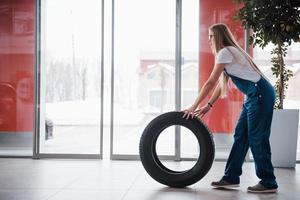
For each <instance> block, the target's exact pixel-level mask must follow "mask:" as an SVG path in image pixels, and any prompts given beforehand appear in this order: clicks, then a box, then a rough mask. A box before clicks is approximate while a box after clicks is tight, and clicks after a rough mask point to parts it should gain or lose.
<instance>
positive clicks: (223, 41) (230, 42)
mask: <svg viewBox="0 0 300 200" xmlns="http://www.w3.org/2000/svg"><path fill="white" fill-rule="evenodd" d="M209 30H210V31H211V32H212V33H213V36H214V39H215V46H214V48H215V49H214V50H213V52H214V54H215V56H216V55H217V53H218V52H219V51H220V50H221V49H222V48H224V47H227V46H233V47H235V48H237V49H238V50H239V51H240V52H241V53H242V54H243V55H244V57H245V58H246V59H247V61H248V62H249V64H250V65H251V66H252V68H253V69H254V70H255V71H256V72H257V73H259V74H260V75H261V76H263V77H264V75H263V73H262V72H261V71H260V69H259V68H258V67H257V65H256V64H255V63H254V62H253V60H252V58H251V57H250V56H249V54H248V53H247V52H245V51H244V50H243V49H242V48H241V47H240V46H239V45H238V43H237V42H236V40H235V39H234V37H233V35H232V33H231V31H230V29H229V28H228V27H227V25H226V24H223V23H218V24H213V25H212V26H210V27H209ZM228 79H229V77H228V76H227V75H226V74H225V72H223V73H222V74H221V76H220V78H219V84H220V86H221V96H222V97H224V96H226V93H227V83H228Z"/></svg>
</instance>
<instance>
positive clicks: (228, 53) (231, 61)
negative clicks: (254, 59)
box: [215, 46, 261, 82]
mask: <svg viewBox="0 0 300 200" xmlns="http://www.w3.org/2000/svg"><path fill="white" fill-rule="evenodd" d="M215 63H216V64H221V63H222V64H225V69H226V72H227V73H228V74H230V75H233V76H236V77H238V78H241V79H245V80H249V81H252V82H257V81H259V79H260V77H261V76H260V74H259V73H258V72H256V71H255V70H254V69H253V67H252V66H251V65H250V63H249V61H248V60H247V59H246V58H245V56H244V55H243V54H242V53H241V52H240V51H239V50H238V49H237V48H235V47H233V46H227V47H224V48H223V49H221V50H220V51H219V52H218V54H217V56H216V61H215Z"/></svg>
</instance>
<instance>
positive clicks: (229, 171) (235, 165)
mask: <svg viewBox="0 0 300 200" xmlns="http://www.w3.org/2000/svg"><path fill="white" fill-rule="evenodd" d="M248 149H249V142H248V117H247V109H246V108H245V106H243V109H242V112H241V114H240V118H239V120H238V123H237V125H236V128H235V134H234V143H233V146H232V148H231V151H230V155H229V158H228V160H227V163H226V168H225V175H224V176H223V178H222V179H223V180H225V181H228V182H231V183H239V182H240V178H239V177H240V175H241V174H242V165H243V163H244V160H245V156H246V154H247V151H248Z"/></svg>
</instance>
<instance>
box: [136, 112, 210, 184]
mask: <svg viewBox="0 0 300 200" xmlns="http://www.w3.org/2000/svg"><path fill="white" fill-rule="evenodd" d="M182 116H183V113H182V112H168V113H164V114H162V115H160V116H158V117H156V118H155V119H153V120H152V121H151V122H150V123H149V124H148V125H147V127H146V128H145V130H144V132H143V134H142V136H141V139H140V148H139V149H140V158H141V161H142V164H143V166H144V168H145V170H146V171H147V172H148V174H149V175H150V176H151V177H152V178H153V179H155V180H156V181H158V182H159V183H162V184H164V185H167V186H170V187H176V188H182V187H186V186H189V185H192V184H194V183H196V182H197V181H199V180H200V179H202V178H203V177H204V176H205V175H206V174H207V172H208V171H209V169H210V168H211V166H212V163H213V160H214V157H215V145H214V141H213V138H212V135H211V133H210V131H209V130H208V128H207V127H206V126H205V125H204V124H203V123H202V122H201V121H200V120H199V119H198V118H193V119H188V120H187V119H184V118H182ZM173 125H180V126H184V127H186V128H188V129H189V130H191V131H192V132H193V133H194V134H195V136H196V138H197V140H198V142H199V145H200V154H199V157H198V160H197V162H196V164H195V165H194V166H193V167H192V168H191V169H189V170H186V171H173V170H170V169H168V168H166V167H165V166H164V165H163V164H162V163H161V162H160V160H159V159H158V156H157V153H156V142H157V138H158V136H159V135H160V133H161V132H162V131H163V130H164V129H166V128H168V127H170V126H173Z"/></svg>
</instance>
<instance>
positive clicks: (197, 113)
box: [194, 104, 211, 118]
mask: <svg viewBox="0 0 300 200" xmlns="http://www.w3.org/2000/svg"><path fill="white" fill-rule="evenodd" d="M210 109H211V106H210V105H208V104H206V105H205V106H202V107H201V108H199V109H197V110H196V111H194V115H195V116H197V117H200V118H202V117H203V116H204V115H205V114H206V113H207V112H208V111H209V110H210Z"/></svg>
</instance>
